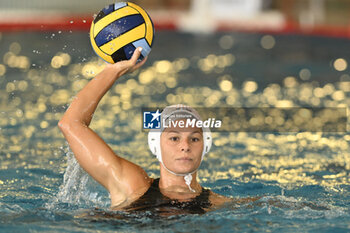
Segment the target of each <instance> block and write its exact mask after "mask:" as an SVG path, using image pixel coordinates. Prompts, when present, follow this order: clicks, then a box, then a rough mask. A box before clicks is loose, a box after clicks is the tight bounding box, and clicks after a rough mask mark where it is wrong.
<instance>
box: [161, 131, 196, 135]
mask: <svg viewBox="0 0 350 233" xmlns="http://www.w3.org/2000/svg"><path fill="white" fill-rule="evenodd" d="M166 133H177V134H179V133H180V131H176V130H169V131H166ZM195 133H199V134H201V131H199V130H196V131H193V132H192V133H191V135H192V134H195Z"/></svg>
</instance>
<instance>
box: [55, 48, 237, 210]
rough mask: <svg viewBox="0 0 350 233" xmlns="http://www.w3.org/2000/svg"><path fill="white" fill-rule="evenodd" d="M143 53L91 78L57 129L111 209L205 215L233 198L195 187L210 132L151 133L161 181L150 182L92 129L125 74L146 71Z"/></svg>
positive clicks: (172, 110)
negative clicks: (105, 193)
mask: <svg viewBox="0 0 350 233" xmlns="http://www.w3.org/2000/svg"><path fill="white" fill-rule="evenodd" d="M141 50H142V49H141V48H138V49H136V50H135V52H134V54H133V56H132V58H131V59H130V60H125V61H120V62H117V63H115V64H113V65H111V64H108V65H107V66H106V68H105V69H104V70H103V71H102V72H101V73H100V74H98V75H97V76H96V77H95V78H94V79H92V80H91V81H90V82H89V83H88V84H87V85H86V86H85V87H84V88H83V89H82V90H81V91H80V92H79V93H78V94H77V96H76V97H75V98H74V99H73V101H72V103H71V105H70V107H69V108H68V109H67V111H66V113H65V114H64V116H63V118H62V119H61V121H60V122H59V128H60V129H61V131H62V132H63V134H64V136H65V138H66V140H67V141H68V143H69V145H70V148H71V149H72V151H73V152H74V155H75V158H76V159H77V160H78V162H79V164H80V166H81V167H82V168H83V169H84V170H85V171H86V172H88V173H89V174H90V175H91V176H92V177H93V178H94V179H95V180H96V181H97V182H99V183H100V184H101V185H103V186H104V187H105V188H106V189H107V190H108V191H109V194H110V198H111V206H112V208H113V209H117V210H119V209H124V210H141V209H145V208H146V209H147V208H152V207H155V208H158V209H159V208H161V209H167V208H168V209H169V208H170V210H172V211H173V210H174V211H175V209H178V210H181V211H185V212H187V213H203V212H205V211H207V210H208V209H210V208H213V207H217V206H219V205H221V204H223V203H225V202H226V201H228V200H231V199H229V198H226V197H223V196H220V195H218V194H215V193H213V192H212V191H210V190H207V189H204V188H202V187H201V185H200V184H199V183H198V182H197V179H196V176H197V169H198V167H199V166H200V164H201V161H202V159H203V156H204V154H205V153H207V152H208V151H209V149H210V146H211V135H210V131H209V130H207V129H202V128H196V127H189V128H180V127H179V126H177V127H169V128H166V129H161V130H159V131H151V132H150V133H149V137H148V139H149V146H150V149H151V151H152V153H153V154H155V155H156V156H157V158H158V160H159V161H160V178H159V179H152V178H150V177H149V176H148V175H147V173H146V172H145V170H144V169H142V168H141V167H140V166H138V165H136V164H134V163H132V162H130V161H128V160H126V159H124V158H122V157H120V156H119V155H116V154H115V153H114V152H113V151H112V149H111V148H110V147H109V146H108V145H107V144H106V142H104V141H103V140H102V139H101V138H100V137H99V136H98V135H97V134H96V133H95V132H94V131H93V130H92V129H91V128H89V124H90V122H91V120H92V116H93V114H94V112H95V109H96V107H97V105H98V103H99V101H100V100H101V98H102V97H103V96H104V95H105V93H106V92H107V91H108V90H109V89H110V88H111V87H112V85H113V84H114V82H115V81H117V80H118V78H119V77H121V76H122V75H124V74H126V73H128V72H131V71H134V70H136V69H138V68H139V67H140V66H142V65H143V64H144V63H145V61H146V59H144V60H143V61H141V62H140V63H137V60H138V58H139V56H140V54H141ZM179 113H181V114H187V115H188V116H189V117H190V118H195V119H199V116H198V114H197V113H196V111H195V110H193V109H192V108H190V107H186V106H181V107H167V108H165V109H164V111H163V112H162V115H163V116H165V115H167V116H168V117H175V118H174V119H173V120H175V121H180V120H182V117H176V114H177V115H179Z"/></svg>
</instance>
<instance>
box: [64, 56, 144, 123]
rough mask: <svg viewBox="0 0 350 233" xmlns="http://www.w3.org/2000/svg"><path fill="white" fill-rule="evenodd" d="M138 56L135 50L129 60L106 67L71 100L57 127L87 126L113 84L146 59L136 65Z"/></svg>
mask: <svg viewBox="0 0 350 233" xmlns="http://www.w3.org/2000/svg"><path fill="white" fill-rule="evenodd" d="M140 54H141V50H135V53H134V54H133V57H132V58H131V59H130V60H127V61H122V62H118V63H116V64H113V65H107V66H106V68H105V69H104V70H103V71H102V72H101V73H99V74H98V75H97V76H96V77H95V78H93V79H92V80H91V81H90V82H89V83H88V84H87V85H86V86H85V87H84V88H83V89H82V90H81V91H80V92H79V93H78V94H77V96H76V97H74V98H73V101H72V103H71V105H70V106H69V108H68V109H67V111H66V113H65V114H64V115H63V118H62V119H61V121H60V122H59V126H60V127H61V126H63V125H70V124H76V123H78V124H83V125H86V126H88V125H89V124H90V121H91V119H92V116H93V114H94V112H95V110H96V107H97V105H98V103H99V102H100V100H101V99H102V97H103V96H104V95H105V94H106V92H107V91H108V90H109V89H110V88H111V87H112V86H113V83H114V82H115V81H116V80H117V79H118V78H119V77H121V76H122V75H124V74H125V73H127V72H130V71H133V70H135V69H137V68H139V67H140V66H141V65H142V64H143V63H144V61H145V60H146V59H145V60H144V61H143V62H141V63H139V64H136V62H137V59H138V57H139V56H140Z"/></svg>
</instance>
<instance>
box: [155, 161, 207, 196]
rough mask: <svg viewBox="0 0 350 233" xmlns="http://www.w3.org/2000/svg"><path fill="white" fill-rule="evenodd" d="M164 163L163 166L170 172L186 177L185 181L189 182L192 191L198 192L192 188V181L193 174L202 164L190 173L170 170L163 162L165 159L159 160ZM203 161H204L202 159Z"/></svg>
mask: <svg viewBox="0 0 350 233" xmlns="http://www.w3.org/2000/svg"><path fill="white" fill-rule="evenodd" d="M159 162H161V163H162V165H163V167H164V168H165V170H167V171H168V172H169V173H171V174H173V175H175V176H183V177H184V179H185V183H186V184H187V186H188V188H189V189H190V190H191V191H192V192H196V190H194V189H192V188H191V182H192V174H193V173H195V172H196V171H197V170H198V168H199V167H200V164H199V166H198V168H196V169H195V170H194V171H192V172H190V173H175V172H173V171H170V170H169V169H168V168H167V167H166V166H165V164H164V163H163V161H159ZM201 163H202V161H201Z"/></svg>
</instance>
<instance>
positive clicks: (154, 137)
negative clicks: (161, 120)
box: [148, 130, 162, 162]
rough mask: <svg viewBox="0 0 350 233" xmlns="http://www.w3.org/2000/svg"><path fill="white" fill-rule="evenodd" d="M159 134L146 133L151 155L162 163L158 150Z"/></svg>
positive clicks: (156, 132) (153, 132)
mask: <svg viewBox="0 0 350 233" xmlns="http://www.w3.org/2000/svg"><path fill="white" fill-rule="evenodd" d="M160 134H161V132H159V131H152V130H151V131H149V133H148V146H149V149H150V150H151V152H152V154H154V155H155V156H156V157H157V159H158V160H159V161H160V162H162V155H161V150H160Z"/></svg>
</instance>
